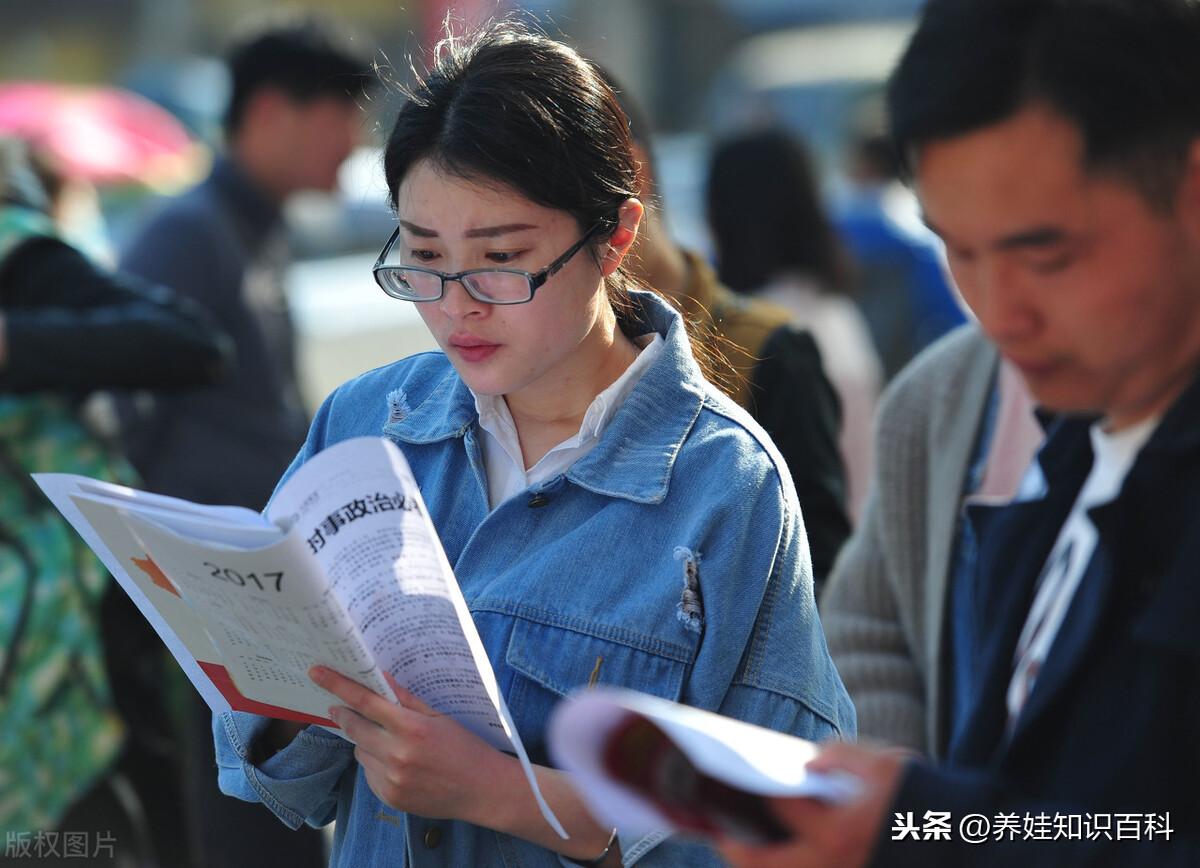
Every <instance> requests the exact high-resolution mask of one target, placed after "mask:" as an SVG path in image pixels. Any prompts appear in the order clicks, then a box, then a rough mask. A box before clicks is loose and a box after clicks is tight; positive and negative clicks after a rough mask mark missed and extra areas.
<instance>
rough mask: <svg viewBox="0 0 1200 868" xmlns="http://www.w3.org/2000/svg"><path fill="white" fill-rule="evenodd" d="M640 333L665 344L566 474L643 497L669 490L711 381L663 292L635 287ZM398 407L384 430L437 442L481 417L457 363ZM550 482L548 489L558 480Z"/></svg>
mask: <svg viewBox="0 0 1200 868" xmlns="http://www.w3.org/2000/svg"><path fill="white" fill-rule="evenodd" d="M630 296H631V298H632V301H633V307H634V310H633V312H632V313H633V321H634V324H635V325H634V328H633V330H632V331H633V333H634V334H639V333H641V334H645V333H648V332H650V331H655V332H658V333H659V334H660V335H662V336H663V338H664V340H665V342H666V346H665V347H664V348H663V352H662V354H661V355H660V356H659V357H658V359H657V360H656V361H655V362H654V364H653V365H652V366H651V367H650V369H649V370H648V371H646V373H645V375H644V376H643V377H642V379H641V380H640V381H639V383H638V384H637V386H636V388H634V390H633V392H632V393H630V395H629V397H628V398H627V399H626V401H625V404H624V406H622V408H621V409H620V411H618V413H617V415H616V416H615V417H614V418H613V420H612V422H611V424H610V425H609V427H608V430H606V431H605V432H604V436H603V437H602V438H601V439H600V442H599V444H597V446H596V448H595V449H594V450H592V451H591V452H590V453H588V454H587V455H586V456H584V457H583V458H581V459H580V460H579V461H578V462H577V463H576V464H574V465H573V466H572V467H571V468H570V469H569V470H568V471H567V473H566V478H567V479H568V480H570V481H571V482H573V483H575V484H576V485H579V486H582V487H583V488H586V489H589V490H591V491H594V492H596V493H597V494H603V495H607V496H611V497H622V498H625V499H627V500H632V501H635V502H638V503H661V502H662V501H663V500H664V499H665V498H666V496H667V491H668V488H669V484H670V479H671V470H672V468H673V467H674V464H675V457H676V455H678V453H679V447H680V445H681V444H682V443H683V441H684V439H685V438H686V437H687V435H688V432H689V431H691V429H692V425H693V424H694V423H695V421H696V417H697V416H698V415H699V414H700V408H701V406H702V405H703V402H704V398H705V394H706V389H707V387H706V385H705V382H704V378H703V375H702V374H701V373H700V369H699V367H698V366H697V364H696V362H695V360H694V359H693V357H692V349H691V344H690V342H689V341H688V337H687V334H686V333H685V329H684V324H683V319H682V318H681V317H680V315H679V314H678V313H677V312H676V311H675V310H674V309H673V308H671V307H670V306H669V305H668V304H667V303H666V302H665V301H663V300H662V299H661V298H660V297H659V296H657V295H655V294H654V293H651V292H638V291H632V292H630ZM397 415H398V414H396V413H393V414H392V418H391V420H390V421H389V422H388V423H387V425H386V426H385V427H384V433H385V434H387V435H389V436H392V437H395V438H397V439H398V440H401V441H403V442H405V443H414V444H425V443H435V442H437V441H440V440H446V439H449V438H451V437H463V436H465V435H466V433H467V432H468V431H469V430H470V429H471V428H472V427H473V426H475V425H476V424H477V423H478V416H477V415H476V411H475V399H474V397H473V396H472V395H471V391H470V389H468V388H467V386H466V384H465V383H463V381H462V380H461V379H460V378H459V376H458V374H457V372H456V371H455V370H454V368H452V367H450V366H447V367H446V370H445V374H444V375H443V376H442V379H441V381H440V382H439V383H438V384H437V385H436V386H435V387H434V388H433V390H432V391H431V392H430V393H429V397H428V398H426V399H425V400H424V401H422V402H421V403H420V404H419V405H417V406H415V407H410V408H405V411H404V413H403V414H402V415H400V418H396V416H397ZM553 484H554V480H550V481H548V482H547V483H545V484H544V485H543V486H542V487H545V486H548V485H553Z"/></svg>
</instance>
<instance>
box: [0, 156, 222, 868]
mask: <svg viewBox="0 0 1200 868" xmlns="http://www.w3.org/2000/svg"><path fill="white" fill-rule="evenodd" d="M48 207H49V199H48V197H47V196H46V194H45V191H44V190H43V189H42V188H41V186H40V184H39V183H38V180H37V178H36V176H35V175H34V173H33V171H32V169H31V166H30V164H29V162H28V160H27V155H26V153H25V148H24V145H23V143H21V142H18V141H16V140H13V139H0V829H4V830H5V831H6V832H7V833H8V840H7V842H6V848H8V849H6V855H12V851H11V848H12V846H13V842H14V840H19V836H21V835H24V836H26V839H27V840H32V838H33V836H35V835H37V834H38V833H39V832H41V833H44V834H57V831H56V830H69V831H72V832H74V833H77V834H82V835H85V836H94V835H97V834H100V833H105V832H107V833H108V834H109V835H113V836H115V835H117V834H120V835H121V836H122V840H119V841H117V840H115V838H114V839H113V842H112V847H113V852H114V854H119V855H121V856H122V857H123V858H128V857H133V856H136V857H138V858H143V859H145V858H153V853H152V852H151V849H150V845H149V842H148V841H147V840H145V839H144V838H139V837H138V833H139V832H141V831H144V830H143V829H140V828H139V822H141V821H142V819H143V817H142V813H141V806H140V803H139V799H138V798H137V795H138V794H137V793H135V792H131V791H130V788H129V784H128V781H127V779H126V776H125V774H124V769H123V766H124V760H123V759H122V752H123V751H126V752H127V751H128V750H129V748H130V745H127V744H126V743H125V734H126V730H127V728H129V727H128V726H127V725H132V723H133V722H132V721H129V720H127V719H122V715H121V714H119V713H118V708H117V702H116V701H115V700H114V696H113V688H112V683H111V682H112V680H113V678H116V677H120V676H121V675H122V673H121V672H120V667H119V664H118V661H116V660H115V659H114V658H113V657H112V656H111V655H110V657H109V659H108V661H107V664H108V665H107V666H106V655H105V650H106V649H105V647H104V639H105V636H104V633H105V625H104V624H103V623H102V620H103V617H102V611H103V602H104V599H105V593H106V590H107V589H109V587H110V586H109V576H108V573H107V572H106V571H105V570H104V568H103V567H102V566H101V564H100V563H99V561H97V560H96V559H95V557H94V556H92V554H91V553H90V551H88V548H87V546H86V545H85V544H84V543H83V542H82V540H80V539H79V538H78V536H77V535H76V534H75V532H74V531H73V530H72V529H71V528H70V527H69V526H68V525H67V524H66V522H65V521H63V519H62V518H61V516H59V515H58V514H57V512H56V510H54V509H53V508H52V507H51V506H50V504H49V503H48V502H47V501H46V500H45V498H44V497H42V495H41V493H40V492H39V491H38V490H37V488H36V486H35V485H34V484H33V481H32V480H31V479H30V478H29V474H30V473H33V472H69V473H81V474H86V475H88V476H93V477H97V478H101V479H108V480H111V481H116V482H122V483H126V484H136V482H137V479H136V477H135V475H134V473H133V470H132V469H131V468H130V467H129V466H128V465H127V464H126V462H125V461H124V460H123V459H122V458H121V457H120V456H119V454H117V453H116V452H115V451H114V450H112V449H111V448H109V444H107V443H106V442H104V441H103V439H102V438H100V437H98V436H96V435H95V434H94V433H93V432H92V431H91V430H90V429H89V428H88V426H87V425H86V424H85V423H84V421H83V420H82V419H81V417H80V414H79V406H80V404H81V402H82V400H83V399H84V398H85V397H86V396H87V394H88V393H89V392H91V391H92V390H95V389H103V388H115V387H138V386H146V387H156V388H180V387H187V386H201V385H207V384H209V383H212V382H215V381H218V380H219V379H221V378H222V377H223V376H224V375H225V374H226V373H227V372H228V370H229V368H230V367H231V366H232V345H231V343H230V341H229V339H228V338H227V337H226V336H224V335H222V334H221V333H220V332H218V331H217V330H216V328H215V326H214V325H213V323H212V321H211V320H210V319H209V318H208V317H207V316H206V315H205V314H204V313H203V312H202V310H201V309H200V308H199V307H198V306H196V305H195V304H192V303H190V302H187V301H186V300H184V299H180V298H178V297H176V296H175V295H174V294H173V293H171V292H169V291H167V290H164V289H161V288H151V287H149V286H146V285H143V284H142V283H141V282H140V281H136V280H133V279H132V278H130V277H128V276H125V275H120V274H110V273H107V272H104V271H101V270H100V269H98V268H97V267H96V266H94V265H92V263H91V262H90V261H89V260H88V259H87V258H86V257H84V256H83V255H82V254H81V253H79V252H78V251H77V250H76V249H74V248H73V247H71V246H70V245H68V244H66V243H65V242H63V241H62V240H61V239H60V238H59V235H58V230H57V228H56V226H55V224H54V222H53V220H51V219H50V216H49V214H48V213H47V209H48ZM108 650H110V651H111V649H108ZM119 698H120V697H118V699H119ZM126 756H127V753H126ZM14 836H15V837H14ZM89 841H91V843H96V842H95V840H92V839H91V838H90V837H89ZM43 855H44V854H43ZM114 858H115V856H114ZM39 864H42V861H41V860H40V861H39ZM46 864H57V863H53V862H46Z"/></svg>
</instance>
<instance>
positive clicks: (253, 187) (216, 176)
mask: <svg viewBox="0 0 1200 868" xmlns="http://www.w3.org/2000/svg"><path fill="white" fill-rule="evenodd" d="M209 183H210V184H212V185H213V186H214V187H216V189H217V190H218V191H220V194H221V195H222V196H223V197H224V198H225V199H227V200H228V201H229V202H230V203H231V204H232V205H233V206H234V213H236V214H237V215H239V217H240V218H241V221H240V222H241V223H242V225H244V226H246V227H252V228H253V231H254V232H256V233H260V234H261V235H262V236H265V235H267V234H268V233H269V232H270V231H271V230H273V229H274V228H275V227H276V226H277V225H278V224H279V223H281V222H282V220H283V209H282V208H281V207H280V205H279V203H278V202H276V201H275V200H274V199H272V198H271V197H270V196H269V195H268V194H267V192H266V191H265V190H264V189H263V188H262V187H261V186H259V185H258V184H257V183H256V182H255V181H254V179H253V178H252V177H250V174H249V173H248V172H247V171H246V170H245V169H244V168H242V167H241V166H240V165H239V164H238V163H237V162H235V161H234V160H232V159H230V158H229V157H226V156H222V157H218V158H217V159H216V161H215V162H214V163H213V168H212V173H211V174H210V175H209Z"/></svg>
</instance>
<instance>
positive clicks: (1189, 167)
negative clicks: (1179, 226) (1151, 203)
mask: <svg viewBox="0 0 1200 868" xmlns="http://www.w3.org/2000/svg"><path fill="white" fill-rule="evenodd" d="M1176 205H1177V207H1178V209H1179V215H1180V217H1181V218H1182V219H1183V221H1184V225H1185V226H1186V227H1187V229H1188V231H1189V232H1190V233H1191V236H1192V240H1193V242H1194V243H1195V244H1196V246H1197V250H1200V138H1196V139H1193V140H1192V144H1191V146H1190V147H1189V148H1188V152H1187V158H1186V160H1185V161H1184V166H1183V175H1182V177H1181V179H1180V182H1179V190H1178V195H1177V198H1176Z"/></svg>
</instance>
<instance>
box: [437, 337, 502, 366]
mask: <svg viewBox="0 0 1200 868" xmlns="http://www.w3.org/2000/svg"><path fill="white" fill-rule="evenodd" d="M449 343H450V348H451V349H453V350H454V352H455V353H457V354H458V355H459V357H460V358H462V359H463V360H464V361H467V362H482V361H483V360H484V359H486V358H488V357H490V356H491V355H492V354H493V353H495V352H496V350H498V349H500V344H494V343H492V342H491V341H487V340H484V339H483V338H477V337H475V336H474V335H453V336H451V338H450V341H449Z"/></svg>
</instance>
